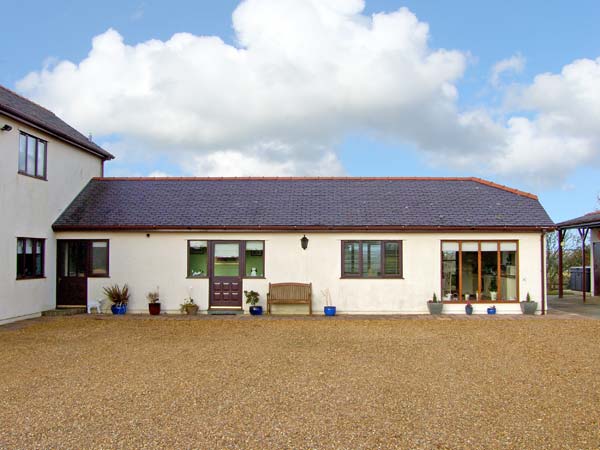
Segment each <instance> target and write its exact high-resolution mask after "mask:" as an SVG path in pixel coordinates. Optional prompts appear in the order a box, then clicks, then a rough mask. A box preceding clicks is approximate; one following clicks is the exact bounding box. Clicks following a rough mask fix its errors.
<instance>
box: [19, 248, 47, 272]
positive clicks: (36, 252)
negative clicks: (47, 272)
mask: <svg viewBox="0 0 600 450" xmlns="http://www.w3.org/2000/svg"><path fill="white" fill-rule="evenodd" d="M44 244H45V240H44V239H35V238H17V279H18V280H23V279H28V278H43V277H44V247H45V245H44Z"/></svg>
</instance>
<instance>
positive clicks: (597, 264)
mask: <svg viewBox="0 0 600 450" xmlns="http://www.w3.org/2000/svg"><path fill="white" fill-rule="evenodd" d="M593 276H594V295H600V242H594V275H593Z"/></svg>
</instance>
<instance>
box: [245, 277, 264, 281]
mask: <svg viewBox="0 0 600 450" xmlns="http://www.w3.org/2000/svg"><path fill="white" fill-rule="evenodd" d="M242 278H243V279H244V280H266V279H267V277H242Z"/></svg>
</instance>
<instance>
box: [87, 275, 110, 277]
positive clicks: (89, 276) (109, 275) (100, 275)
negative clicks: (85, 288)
mask: <svg viewBox="0 0 600 450" xmlns="http://www.w3.org/2000/svg"><path fill="white" fill-rule="evenodd" d="M87 277H88V278H110V275H88V276H87Z"/></svg>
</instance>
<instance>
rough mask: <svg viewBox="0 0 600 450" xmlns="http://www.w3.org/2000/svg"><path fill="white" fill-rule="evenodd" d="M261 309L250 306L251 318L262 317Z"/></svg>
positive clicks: (260, 307)
mask: <svg viewBox="0 0 600 450" xmlns="http://www.w3.org/2000/svg"><path fill="white" fill-rule="evenodd" d="M262 313H263V307H262V306H251V307H250V315H252V316H262Z"/></svg>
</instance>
